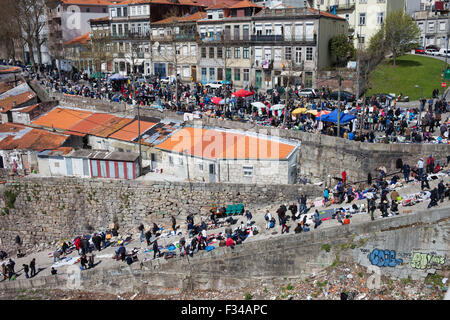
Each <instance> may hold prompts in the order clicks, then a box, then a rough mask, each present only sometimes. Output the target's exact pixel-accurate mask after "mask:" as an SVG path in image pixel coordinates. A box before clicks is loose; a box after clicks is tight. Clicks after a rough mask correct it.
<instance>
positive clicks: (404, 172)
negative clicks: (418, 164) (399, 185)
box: [403, 163, 411, 183]
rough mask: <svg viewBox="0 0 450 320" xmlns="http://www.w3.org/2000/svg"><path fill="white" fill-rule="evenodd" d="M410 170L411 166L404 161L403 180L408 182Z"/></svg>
mask: <svg viewBox="0 0 450 320" xmlns="http://www.w3.org/2000/svg"><path fill="white" fill-rule="evenodd" d="M410 172H411V168H410V167H409V165H408V164H407V163H405V164H404V165H403V176H404V177H405V182H406V183H408V182H409V174H410Z"/></svg>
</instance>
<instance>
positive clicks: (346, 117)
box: [319, 109, 356, 124]
mask: <svg viewBox="0 0 450 320" xmlns="http://www.w3.org/2000/svg"><path fill="white" fill-rule="evenodd" d="M340 116H341V119H340V123H341V124H344V123H347V122H350V121H352V120H353V119H355V118H356V117H355V116H354V115H351V114H348V113H343V112H341V114H340ZM337 118H338V111H337V109H334V110H333V111H332V112H331V113H329V114H327V115H324V116H321V117H320V118H319V119H320V120H321V121H326V122H333V123H337Z"/></svg>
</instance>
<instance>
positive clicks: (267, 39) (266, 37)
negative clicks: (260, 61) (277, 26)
mask: <svg viewBox="0 0 450 320" xmlns="http://www.w3.org/2000/svg"><path fill="white" fill-rule="evenodd" d="M250 39H251V41H255V42H274V41H278V42H281V41H283V36H282V35H275V34H270V35H262V34H256V35H252V36H251V37H250Z"/></svg>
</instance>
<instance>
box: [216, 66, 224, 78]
mask: <svg viewBox="0 0 450 320" xmlns="http://www.w3.org/2000/svg"><path fill="white" fill-rule="evenodd" d="M217 80H223V69H222V68H217Z"/></svg>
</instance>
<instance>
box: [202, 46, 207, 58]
mask: <svg viewBox="0 0 450 320" xmlns="http://www.w3.org/2000/svg"><path fill="white" fill-rule="evenodd" d="M202 58H206V48H205V47H203V48H202Z"/></svg>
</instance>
